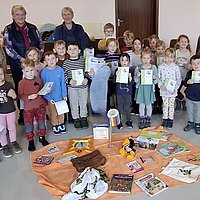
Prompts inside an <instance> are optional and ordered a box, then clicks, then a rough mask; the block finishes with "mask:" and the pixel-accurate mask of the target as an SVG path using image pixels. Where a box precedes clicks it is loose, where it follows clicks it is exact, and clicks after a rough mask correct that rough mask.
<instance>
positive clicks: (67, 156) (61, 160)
mask: <svg viewBox="0 0 200 200" xmlns="http://www.w3.org/2000/svg"><path fill="white" fill-rule="evenodd" d="M76 157H77V155H75V154H72V153H71V154H65V155H62V156H60V157H59V158H58V162H59V163H65V162H67V161H70V160H71V159H73V158H76Z"/></svg>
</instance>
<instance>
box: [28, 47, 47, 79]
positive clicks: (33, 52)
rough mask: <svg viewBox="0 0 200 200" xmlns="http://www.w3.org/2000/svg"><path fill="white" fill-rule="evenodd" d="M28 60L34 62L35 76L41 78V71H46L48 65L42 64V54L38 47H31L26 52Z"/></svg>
mask: <svg viewBox="0 0 200 200" xmlns="http://www.w3.org/2000/svg"><path fill="white" fill-rule="evenodd" d="M26 58H29V59H31V60H33V62H34V65H35V68H34V69H35V76H38V77H40V75H41V71H42V70H43V69H44V67H45V66H46V64H44V63H41V62H40V60H41V54H40V51H39V49H38V48H36V47H30V48H29V49H28V50H27V52H26Z"/></svg>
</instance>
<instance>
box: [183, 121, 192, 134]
mask: <svg viewBox="0 0 200 200" xmlns="http://www.w3.org/2000/svg"><path fill="white" fill-rule="evenodd" d="M192 129H194V122H190V121H188V124H187V126H186V127H185V128H184V129H183V130H184V131H185V132H189V131H191V130H192Z"/></svg>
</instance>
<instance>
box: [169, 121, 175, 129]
mask: <svg viewBox="0 0 200 200" xmlns="http://www.w3.org/2000/svg"><path fill="white" fill-rule="evenodd" d="M173 123H174V122H173V119H168V120H167V128H168V129H172V127H173Z"/></svg>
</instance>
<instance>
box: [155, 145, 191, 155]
mask: <svg viewBox="0 0 200 200" xmlns="http://www.w3.org/2000/svg"><path fill="white" fill-rule="evenodd" d="M156 151H158V153H160V154H161V155H162V156H163V157H169V156H171V155H174V154H177V153H183V152H186V151H187V152H188V151H189V150H188V148H187V147H186V144H185V143H184V142H170V143H167V144H163V145H161V146H159V147H157V148H156Z"/></svg>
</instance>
